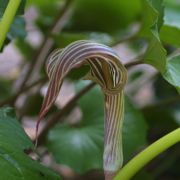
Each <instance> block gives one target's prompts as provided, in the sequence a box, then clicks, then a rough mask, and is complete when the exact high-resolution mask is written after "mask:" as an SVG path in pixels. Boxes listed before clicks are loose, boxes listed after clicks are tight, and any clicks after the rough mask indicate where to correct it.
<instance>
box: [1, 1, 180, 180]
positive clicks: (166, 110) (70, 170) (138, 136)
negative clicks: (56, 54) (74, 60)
mask: <svg viewBox="0 0 180 180" xmlns="http://www.w3.org/2000/svg"><path fill="white" fill-rule="evenodd" d="M9 2H10V1H9V0H0V18H1V19H0V41H1V43H2V42H3V40H2V38H3V32H5V27H6V25H7V23H8V21H7V19H5V20H6V21H3V19H4V18H5V17H4V16H3V14H4V12H5V9H6V7H7V5H8V3H9ZM15 2H16V1H14V3H15ZM14 7H15V6H12V9H13V8H14ZM11 13H13V11H12V10H11ZM24 14H25V15H24ZM79 39H89V40H93V41H96V42H100V43H104V44H106V45H109V46H112V47H113V48H114V49H115V50H116V52H117V53H118V54H119V56H120V57H122V61H123V63H124V64H125V65H126V67H127V69H128V74H129V80H128V84H127V86H126V91H125V92H126V95H127V96H126V98H125V120H124V126H123V149H124V164H126V163H127V162H128V161H129V160H130V159H131V158H132V157H134V156H135V155H136V154H137V153H138V152H140V151H141V150H142V149H144V148H145V147H147V146H148V145H149V144H151V143H152V142H154V141H155V140H157V139H159V138H160V137H162V136H163V135H165V134H167V133H168V132H170V131H172V130H174V129H176V128H178V127H179V125H180V111H179V108H180V96H179V94H178V93H179V92H180V49H179V47H180V2H179V1H178V0H164V1H162V0H133V1H128V0H127V1H121V0H111V1H109V0H66V1H65V0H51V1H49V0H27V1H25V0H22V1H21V3H20V6H19V8H18V10H17V12H16V15H15V17H14V20H13V23H12V24H11V27H10V30H9V31H8V34H7V37H6V39H5V42H4V44H3V47H2V49H1V54H0V64H1V65H0V67H1V68H0V106H1V109H0V174H1V177H2V178H3V179H13V180H16V179H20V178H22V177H24V178H25V179H27V180H28V179H38V180H40V179H60V177H63V179H98V180H100V179H103V178H104V175H103V171H102V153H103V118H104V115H103V114H104V113H103V97H102V95H101V92H100V90H99V87H97V86H95V85H94V83H91V82H86V81H80V78H81V77H83V75H84V74H86V72H87V68H86V67H85V68H84V67H83V68H79V69H75V70H73V71H72V72H71V73H70V74H69V75H68V77H67V80H66V82H65V83H64V85H63V89H62V91H61V96H60V100H58V101H57V103H56V105H54V107H53V108H52V110H51V112H49V113H48V115H47V116H46V119H45V121H44V122H42V123H41V128H40V129H41V132H40V134H39V136H38V147H37V148H36V150H34V145H33V143H32V142H31V141H30V138H31V139H32V140H34V138H35V134H34V133H35V124H36V120H37V115H38V112H39V110H40V107H41V104H42V100H43V96H44V92H45V91H46V87H47V82H48V78H47V76H46V73H45V70H44V69H45V68H44V64H45V61H46V58H47V56H48V55H49V53H50V52H51V51H52V50H53V49H55V48H63V47H65V46H66V45H68V44H69V43H71V42H73V41H76V40H79ZM1 43H0V44H1ZM14 51H15V55H14V53H13V52H14ZM14 60H16V61H17V63H14ZM3 63H4V64H5V63H8V64H7V67H11V68H10V69H9V70H8V68H7V70H6V69H4V67H5V65H4V64H3ZM11 64H15V65H12V66H11ZM22 127H23V128H24V129H25V131H26V133H27V134H28V135H29V137H28V136H27V135H26V133H25V132H24V130H23V128H22ZM179 148H180V147H179V144H177V145H175V146H173V147H172V148H170V149H168V150H167V151H165V152H164V153H162V154H161V155H159V156H158V157H157V158H155V159H154V160H153V161H151V162H150V163H149V164H148V165H147V166H145V167H144V168H143V169H142V170H141V171H139V172H138V174H137V175H136V176H134V177H133V178H132V179H134V180H136V179H137V180H141V179H142V180H143V179H149V180H151V179H158V180H160V179H163V180H176V179H179V177H180V171H179V161H180V156H179ZM30 157H31V158H30ZM32 158H33V159H35V160H36V161H33V160H32ZM38 161H39V162H38ZM41 164H43V165H41ZM46 166H48V168H47V167H46ZM4 169H6V171H5V170H4ZM50 169H53V170H50ZM54 171H56V173H55V172H54Z"/></svg>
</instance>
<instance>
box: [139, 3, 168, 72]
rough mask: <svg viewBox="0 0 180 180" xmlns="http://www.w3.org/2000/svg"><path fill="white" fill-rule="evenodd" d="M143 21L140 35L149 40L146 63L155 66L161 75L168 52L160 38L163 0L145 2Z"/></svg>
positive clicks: (145, 57) (145, 56)
mask: <svg viewBox="0 0 180 180" xmlns="http://www.w3.org/2000/svg"><path fill="white" fill-rule="evenodd" d="M142 2H143V19H142V28H141V31H140V35H141V36H144V37H146V38H148V39H149V44H148V48H147V50H146V52H145V55H144V62H145V63H148V64H151V65H153V66H154V67H155V68H157V69H158V70H159V71H160V72H161V73H163V72H164V71H165V68H166V51H165V49H164V48H163V45H162V43H161V41H160V38H159V30H160V28H161V26H162V24H163V13H164V6H163V4H162V0H143V1H142Z"/></svg>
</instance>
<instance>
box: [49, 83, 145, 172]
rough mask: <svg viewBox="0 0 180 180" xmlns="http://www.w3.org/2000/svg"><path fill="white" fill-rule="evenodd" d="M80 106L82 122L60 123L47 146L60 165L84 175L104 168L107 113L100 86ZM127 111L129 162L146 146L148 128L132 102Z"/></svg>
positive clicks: (125, 126) (84, 98) (125, 149)
mask: <svg viewBox="0 0 180 180" xmlns="http://www.w3.org/2000/svg"><path fill="white" fill-rule="evenodd" d="M83 86H84V83H79V84H78V85H77V86H76V87H77V88H78V89H81V88H82V87H83ZM77 105H78V107H79V108H80V110H81V114H82V117H81V118H80V122H79V123H76V124H74V125H73V124H68V123H63V124H57V125H56V126H55V127H54V128H53V129H52V130H51V131H50V132H49V134H48V138H47V146H48V149H49V151H50V152H52V154H53V156H54V159H55V160H56V162H58V163H59V164H65V165H67V166H69V167H71V168H72V169H73V170H74V171H76V172H77V173H79V174H82V173H85V172H87V171H88V170H91V169H102V163H103V139H104V138H103V134H104V133H103V131H104V130H103V129H104V128H103V127H104V110H103V98H102V94H101V92H100V90H99V89H98V88H97V87H95V88H94V89H92V90H90V92H88V94H86V95H85V96H83V97H82V98H81V99H80V100H79V101H78V104H77ZM125 109H126V111H125V113H126V114H125V121H124V127H123V140H124V141H123V144H124V156H125V161H127V160H128V159H129V158H130V157H131V156H132V155H133V154H134V152H135V151H136V150H137V148H139V147H140V146H142V145H143V144H144V143H145V137H146V130H147V127H146V124H145V121H144V119H143V117H142V115H141V113H140V112H139V111H138V110H136V109H134V107H133V106H132V105H131V104H130V102H129V100H128V99H126V103H125ZM72 118H73V119H74V116H73V117H72ZM73 119H72V120H73Z"/></svg>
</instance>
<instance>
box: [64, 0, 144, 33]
mask: <svg viewBox="0 0 180 180" xmlns="http://www.w3.org/2000/svg"><path fill="white" fill-rule="evenodd" d="M140 10H141V4H140V0H133V1H119V0H111V1H109V0H98V1H97V0H86V1H84V0H77V1H75V2H74V13H73V15H72V19H71V20H70V22H69V24H68V26H67V28H68V29H70V30H73V31H99V32H106V33H114V32H117V31H119V30H121V29H122V28H124V27H126V26H128V25H129V24H130V23H131V22H133V21H134V20H136V19H137V18H138V16H139V14H140Z"/></svg>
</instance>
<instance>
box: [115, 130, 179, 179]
mask: <svg viewBox="0 0 180 180" xmlns="http://www.w3.org/2000/svg"><path fill="white" fill-rule="evenodd" d="M178 142H180V128H178V129H176V130H174V131H172V132H170V133H169V134H167V135H165V136H163V137H162V138H160V139H159V140H157V141H156V142H154V143H153V144H151V145H150V146H149V147H147V148H146V149H145V150H143V151H142V152H140V153H139V154H138V155H136V156H135V157H134V158H133V159H131V160H130V161H129V162H128V163H127V164H126V165H125V166H124V167H123V168H122V169H121V170H120V171H119V172H118V173H117V175H116V176H115V177H114V180H129V179H130V178H131V177H133V176H134V175H135V174H136V173H137V172H138V171H139V170H140V169H141V168H142V167H143V166H145V165H146V164H147V163H148V162H149V161H151V160H152V159H153V158H155V157H156V156H157V155H159V154H160V153H161V152H163V151H165V150H166V149H168V148H169V147H171V146H172V145H174V144H176V143H178Z"/></svg>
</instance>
